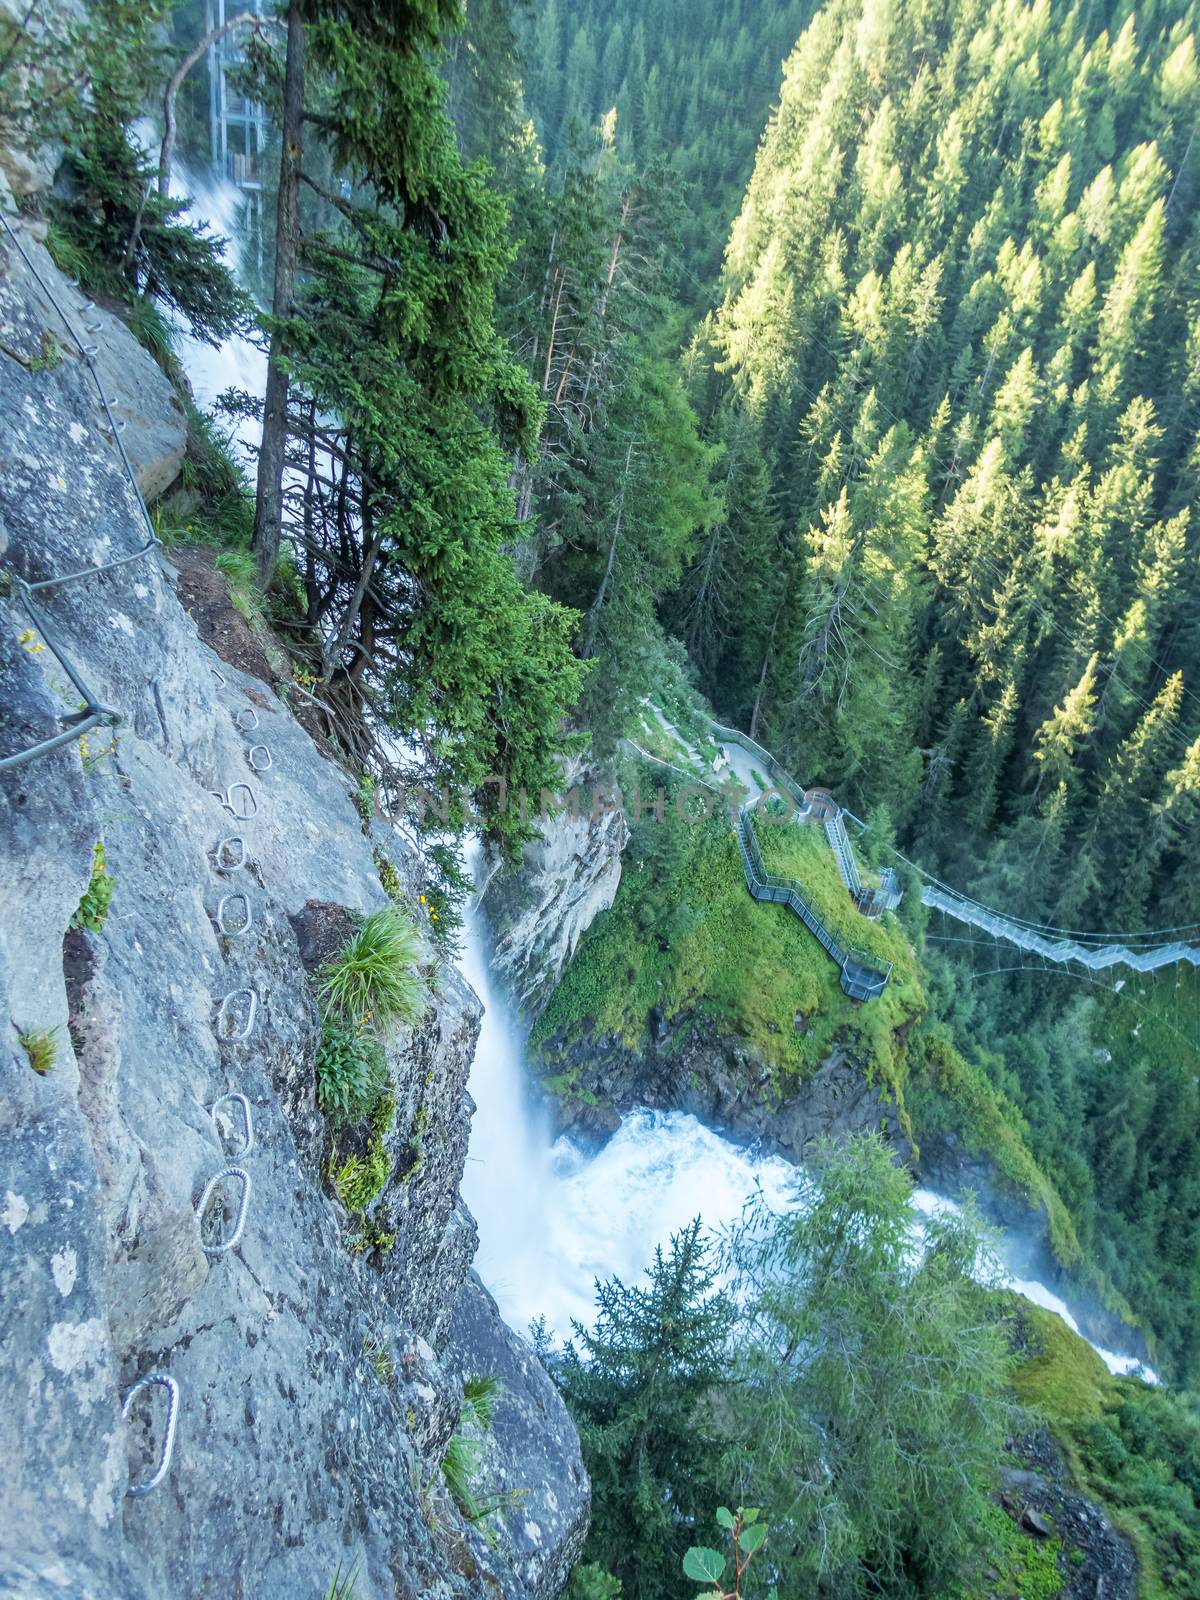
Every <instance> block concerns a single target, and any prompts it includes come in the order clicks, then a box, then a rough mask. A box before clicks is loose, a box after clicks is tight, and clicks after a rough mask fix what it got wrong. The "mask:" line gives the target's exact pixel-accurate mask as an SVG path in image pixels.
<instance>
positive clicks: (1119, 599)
mask: <svg viewBox="0 0 1200 1600" xmlns="http://www.w3.org/2000/svg"><path fill="white" fill-rule="evenodd" d="M1191 12H1192V8H1190V7H1180V6H1160V7H1154V8H1150V9H1148V10H1147V11H1145V12H1141V13H1139V14H1138V15H1137V16H1135V15H1133V14H1132V13H1131V12H1130V9H1129V7H1127V6H1124V5H1121V6H1112V7H1105V6H1087V7H1082V8H1077V9H1072V10H1071V11H1069V12H1068V11H1061V10H1058V9H1057V8H1053V7H1050V6H1047V5H1029V6H1014V5H1008V4H1005V5H998V4H997V5H993V4H983V3H976V0H965V3H957V4H951V5H943V4H937V5H925V4H921V3H919V0H918V3H913V4H906V5H904V6H902V7H885V6H873V5H865V6H864V5H861V4H857V3H840V0H837V3H834V4H831V5H829V6H828V7H826V8H825V9H824V10H823V11H822V12H821V13H820V15H819V16H818V17H817V18H816V20H815V21H814V22H813V24H812V26H811V27H810V28H809V29H808V30H807V31H806V33H805V34H804V36H803V38H802V40H801V42H800V44H799V45H798V47H797V49H796V51H795V53H794V55H793V56H792V57H791V59H790V60H789V62H788V65H787V71H786V78H785V83H784V88H783V93H782V98H781V101H780V105H779V108H778V110H777V112H776V113H775V114H774V116H773V117H772V120H771V125H770V128H769V131H768V134H767V137H766V139H765V141H764V143H763V146H762V149H761V151H760V153H759V158H758V162H757V166H756V169H755V173H754V178H753V181H752V182H751V185H750V188H749V190H748V193H747V196H746V202H745V205H744V207H743V209H742V212H741V215H740V216H739V217H738V219H737V221H736V222H735V223H734V226H733V232H732V236H731V243H730V249H729V255H728V271H727V288H726V293H725V299H724V303H723V305H722V306H721V308H720V310H719V312H718V313H717V314H716V316H715V317H714V318H713V319H712V321H711V322H710V323H709V324H708V325H707V326H706V328H705V330H704V332H703V335H702V343H703V346H704V348H705V349H706V351H711V353H712V356H713V359H714V361H715V363H716V365H717V366H718V368H719V369H720V371H721V372H723V373H728V375H729V379H730V383H731V386H732V390H733V394H732V397H731V398H730V399H728V400H726V401H725V402H724V403H725V405H726V407H727V409H728V410H729V412H730V414H731V422H730V423H729V424H728V426H736V427H738V428H739V429H742V430H745V431H746V432H748V433H749V434H750V436H751V439H752V441H754V442H756V443H757V444H759V445H760V446H761V448H762V450H763V451H764V452H765V454H766V457H767V460H768V463H769V468H768V470H769V491H770V503H771V505H772V507H773V513H774V514H773V515H771V516H766V515H765V514H764V511H765V508H764V506H763V505H762V504H761V502H760V503H759V504H758V505H755V496H754V495H753V494H752V493H751V494H749V495H748V500H749V509H750V511H751V512H757V517H756V518H753V520H751V521H750V522H748V523H747V524H745V525H743V524H742V523H741V522H735V523H734V525H733V526H732V528H731V529H730V530H729V531H728V532H727V531H726V528H725V527H724V526H722V525H718V526H717V527H715V528H714V530H713V533H712V535H711V537H710V538H708V539H706V540H705V541H703V542H702V543H701V546H700V550H699V553H698V559H697V561H696V563H695V565H694V567H693V569H692V571H691V573H690V574H689V578H688V581H687V583H686V584H685V587H684V591H683V593H684V595H685V596H686V597H687V602H688V603H689V604H690V605H691V606H692V607H693V609H694V610H696V609H698V611H699V615H698V617H697V618H696V621H695V623H694V625H693V636H694V638H695V640H696V647H695V650H696V654H697V657H698V659H699V661H700V663H701V665H702V668H703V671H704V676H705V682H706V683H707V684H708V685H709V686H710V687H711V689H712V692H713V694H714V696H715V698H716V699H717V701H718V703H719V705H720V706H721V708H722V709H723V710H724V711H725V712H726V713H727V714H729V715H734V716H737V717H740V718H745V719H747V720H748V722H749V723H750V724H752V725H753V727H754V729H756V730H757V732H758V734H759V735H760V736H762V737H765V739H766V740H767V742H768V743H769V744H770V745H771V746H772V747H773V748H774V749H775V750H776V751H777V753H779V754H780V755H781V757H782V758H783V759H785V760H786V761H789V762H790V763H792V764H793V765H794V766H795V767H797V768H798V769H800V770H802V771H804V772H805V773H806V774H807V775H808V776H809V777H810V778H811V779H817V778H820V779H821V780H822V781H826V782H830V783H834V784H836V786H837V788H838V792H839V793H840V794H842V795H843V796H845V798H846V800H847V801H849V802H850V803H852V804H855V805H858V806H861V807H863V808H865V809H866V810H868V811H870V810H877V809H879V808H881V807H886V808H887V809H888V811H889V813H890V815H891V818H892V821H893V822H894V823H895V824H897V825H899V826H901V827H903V828H905V829H906V830H908V831H909V832H910V833H911V834H912V835H913V836H914V837H915V838H916V839H917V840H918V841H919V842H920V843H921V844H922V845H923V846H924V847H925V848H926V849H927V850H929V851H931V852H934V853H935V854H936V856H937V859H938V860H939V861H940V862H941V863H942V864H943V865H945V866H947V867H953V868H954V869H955V871H956V872H957V873H958V874H959V875H960V876H961V875H962V873H963V872H964V870H965V872H966V873H967V875H968V876H969V878H970V879H971V880H972V881H974V882H975V883H977V884H980V883H987V884H989V885H991V886H993V887H1001V886H1002V888H1003V892H1004V895H1005V899H1006V904H1007V906H1008V908H1009V909H1010V910H1011V911H1013V912H1014V913H1016V914H1018V915H1023V916H1031V917H1044V918H1046V919H1048V920H1051V921H1054V922H1058V923H1062V924H1064V925H1066V926H1069V927H1092V926H1096V925H1098V924H1105V925H1108V926H1111V927H1112V928H1114V929H1116V928H1137V927H1140V926H1142V925H1143V924H1145V922H1146V919H1147V918H1149V919H1150V922H1151V924H1153V925H1161V924H1176V923H1181V922H1185V921H1187V920H1188V918H1189V917H1194V916H1195V915H1196V912H1197V909H1198V907H1200V900H1198V898H1197V891H1196V886H1195V880H1194V877H1193V875H1192V874H1191V873H1190V872H1188V871H1186V870H1181V869H1182V868H1184V867H1185V866H1186V863H1187V861H1188V859H1189V857H1188V837H1189V828H1190V824H1191V822H1192V819H1193V809H1194V804H1195V797H1196V795H1197V792H1198V791H1197V784H1198V783H1200V743H1197V742H1196V736H1197V733H1200V697H1198V695H1197V691H1196V682H1195V680H1197V678H1198V677H1200V674H1198V672H1197V665H1198V660H1197V657H1198V650H1200V639H1198V637H1197V621H1198V618H1197V612H1196V607H1195V600H1194V579H1195V530H1194V529H1193V528H1192V526H1191V522H1192V515H1193V513H1192V505H1191V502H1192V499H1193V496H1194V493H1195V483H1196V476H1195V475H1196V465H1197V458H1196V428H1197V422H1198V420H1200V418H1198V415H1197V410H1196V399H1197V384H1198V382H1200V377H1198V374H1197V367H1196V361H1197V338H1198V336H1200V298H1198V296H1197V289H1196V267H1197V237H1196V230H1195V222H1194V201H1195V195H1196V190H1197V183H1198V181H1200V150H1197V151H1195V152H1194V151H1193V143H1192V139H1193V132H1194V123H1195V116H1196V111H1197V108H1198V107H1200V76H1198V72H1197V63H1196V56H1195V46H1194V43H1193V38H1192V33H1191V28H1192V24H1193V22H1194V17H1193V16H1192V14H1191ZM732 419H736V421H734V420H732ZM739 437H740V435H739ZM749 460H750V463H751V465H750V466H748V467H747V469H746V475H747V476H749V475H750V473H751V472H752V471H753V470H754V466H755V464H756V463H755V458H754V456H753V453H752V450H751V453H750V454H749ZM735 551H736V554H735ZM735 580H736V581H735ZM990 835H996V836H998V838H999V841H1000V842H999V844H998V846H997V847H996V848H995V849H992V850H989V851H988V852H986V854H987V860H988V862H989V865H990V870H989V871H988V872H987V873H986V874H985V873H984V872H983V871H982V870H981V864H980V860H979V858H980V856H981V854H983V852H981V849H980V844H979V840H980V839H981V838H982V837H984V836H990Z"/></svg>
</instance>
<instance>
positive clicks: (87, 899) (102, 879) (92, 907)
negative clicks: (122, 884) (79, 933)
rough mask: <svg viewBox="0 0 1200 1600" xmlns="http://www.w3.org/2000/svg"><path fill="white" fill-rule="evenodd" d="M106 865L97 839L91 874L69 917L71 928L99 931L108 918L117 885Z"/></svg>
mask: <svg viewBox="0 0 1200 1600" xmlns="http://www.w3.org/2000/svg"><path fill="white" fill-rule="evenodd" d="M107 866H108V858H107V857H106V856H105V854H104V845H103V842H102V841H101V840H99V839H97V840H96V843H95V844H94V845H93V846H92V875H91V877H90V879H89V880H88V886H87V888H86V889H85V890H84V894H83V899H82V900H81V901H80V902H79V906H78V909H77V910H76V912H75V915H74V916H73V917H72V918H71V921H70V926H71V927H72V928H86V929H87V930H88V932H89V933H99V932H101V930H102V929H103V927H104V924H105V922H106V921H107V920H108V908H109V905H110V903H111V901H112V897H113V890H114V889H115V888H116V886H117V880H116V879H115V878H114V877H113V876H112V875H111V874H110V873H109V872H108V871H106V868H107Z"/></svg>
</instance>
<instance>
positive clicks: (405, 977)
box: [321, 906, 428, 1026]
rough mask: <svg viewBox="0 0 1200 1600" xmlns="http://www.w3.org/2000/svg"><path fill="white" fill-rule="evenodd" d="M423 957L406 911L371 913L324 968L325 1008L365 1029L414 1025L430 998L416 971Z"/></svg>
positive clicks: (415, 931)
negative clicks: (354, 1021)
mask: <svg viewBox="0 0 1200 1600" xmlns="http://www.w3.org/2000/svg"><path fill="white" fill-rule="evenodd" d="M420 955H421V941H420V938H419V937H418V934H417V930H416V928H415V927H414V926H413V924H412V923H411V922H410V921H409V919H408V918H407V917H406V916H405V915H404V913H403V912H401V911H399V910H398V909H397V908H396V907H395V906H385V907H384V909H383V910H382V911H375V912H373V913H372V914H371V916H369V917H367V918H366V920H365V921H364V922H363V924H362V926H361V927H360V928H359V930H358V932H357V933H355V934H354V935H353V937H352V938H350V939H348V940H347V941H346V943H345V945H343V947H342V949H341V950H340V951H339V952H338V954H337V955H336V956H335V957H334V959H333V960H332V961H331V962H330V963H329V965H328V966H327V967H326V968H325V971H324V976H323V978H322V980H321V997H322V999H323V1001H324V1002H325V1006H326V1008H327V1009H328V1010H329V1011H331V1012H336V1013H338V1014H339V1015H341V1016H342V1017H349V1018H353V1019H355V1020H356V1021H357V1022H358V1023H359V1024H360V1025H361V1026H366V1024H368V1023H374V1024H376V1025H378V1026H382V1025H383V1024H385V1023H388V1022H408V1023H412V1022H415V1021H416V1020H417V1018H418V1017H419V1016H420V1015H421V1012H422V1010H423V1009H424V1006H425V1001H426V997H427V993H428V991H427V988H426V985H425V982H424V980H423V979H422V978H420V977H419V976H418V975H417V973H416V972H414V971H413V967H414V966H415V964H416V962H417V961H418V960H419V959H420Z"/></svg>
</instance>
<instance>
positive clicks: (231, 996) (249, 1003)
mask: <svg viewBox="0 0 1200 1600" xmlns="http://www.w3.org/2000/svg"><path fill="white" fill-rule="evenodd" d="M239 1004H244V1006H245V1012H246V1015H245V1020H244V1021H243V1022H242V1023H241V1025H240V1026H238V1027H235V1028H233V1029H232V1030H230V1029H229V1023H230V1021H231V1019H232V1018H233V1017H234V1015H235V1013H236V1011H237V1009H238V1006H239ZM257 1020H258V993H257V991H256V990H254V989H231V990H230V991H229V993H228V994H227V995H226V996H225V998H224V999H223V1000H222V1001H221V1003H220V1005H219V1006H218V1007H217V1021H216V1035H217V1038H218V1039H220V1041H221V1042H222V1044H242V1043H243V1042H244V1041H245V1040H246V1039H248V1038H249V1037H250V1035H251V1034H252V1033H253V1032H254V1024H255V1022H256V1021H257Z"/></svg>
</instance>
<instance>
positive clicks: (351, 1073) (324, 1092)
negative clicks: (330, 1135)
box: [317, 1015, 396, 1133]
mask: <svg viewBox="0 0 1200 1600" xmlns="http://www.w3.org/2000/svg"><path fill="white" fill-rule="evenodd" d="M386 1078H387V1065H386V1063H385V1062H384V1059H383V1051H382V1050H381V1049H380V1048H379V1044H378V1041H377V1040H376V1039H375V1037H374V1035H373V1034H371V1033H370V1032H369V1031H368V1030H366V1029H365V1028H360V1027H358V1026H357V1025H356V1024H355V1023H353V1022H345V1021H343V1020H342V1018H340V1017H338V1016H335V1015H329V1016H326V1017H324V1018H323V1019H322V1022H321V1048H320V1049H319V1050H318V1052H317V1103H318V1105H319V1106H320V1107H321V1110H322V1111H323V1112H324V1113H325V1115H326V1116H327V1117H329V1118H331V1120H332V1121H333V1122H334V1123H335V1124H336V1123H343V1122H357V1121H358V1120H359V1119H360V1118H361V1117H365V1116H371V1117H372V1127H374V1126H375V1121H374V1116H373V1112H374V1111H375V1108H376V1107H377V1106H378V1104H379V1102H380V1101H381V1100H382V1099H384V1098H386V1097H385V1096H384V1094H383V1088H384V1084H385V1082H386ZM391 1108H392V1112H393V1114H394V1113H395V1109H396V1099H395V1096H394V1095H392V1096H391ZM376 1131H377V1132H381V1133H382V1132H386V1131H387V1129H386V1127H381V1128H378V1129H377V1130H376Z"/></svg>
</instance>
